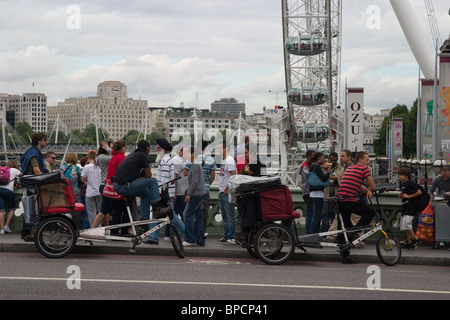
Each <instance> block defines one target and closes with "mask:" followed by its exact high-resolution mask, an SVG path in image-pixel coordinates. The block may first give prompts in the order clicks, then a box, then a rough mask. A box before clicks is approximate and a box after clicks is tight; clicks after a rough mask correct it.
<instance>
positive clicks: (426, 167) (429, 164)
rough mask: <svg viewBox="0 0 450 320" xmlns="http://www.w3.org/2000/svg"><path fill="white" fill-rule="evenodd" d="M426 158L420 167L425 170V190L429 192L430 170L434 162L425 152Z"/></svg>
mask: <svg viewBox="0 0 450 320" xmlns="http://www.w3.org/2000/svg"><path fill="white" fill-rule="evenodd" d="M423 156H424V159H423V160H421V161H420V163H419V168H420V170H421V171H422V172H423V174H424V177H425V183H424V185H425V191H426V192H428V172H429V171H430V170H431V168H432V166H433V163H432V162H431V160H430V159H428V154H427V153H426V152H425V153H424V155H423Z"/></svg>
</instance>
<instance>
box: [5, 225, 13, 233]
mask: <svg viewBox="0 0 450 320" xmlns="http://www.w3.org/2000/svg"><path fill="white" fill-rule="evenodd" d="M4 230H5V233H12V231H11V229H10V228H9V227H8V226H5V228H4Z"/></svg>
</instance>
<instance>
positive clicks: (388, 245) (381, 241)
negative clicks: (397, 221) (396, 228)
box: [376, 233, 402, 267]
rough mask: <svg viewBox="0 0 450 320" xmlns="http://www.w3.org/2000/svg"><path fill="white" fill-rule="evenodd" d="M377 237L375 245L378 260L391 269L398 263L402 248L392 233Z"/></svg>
mask: <svg viewBox="0 0 450 320" xmlns="http://www.w3.org/2000/svg"><path fill="white" fill-rule="evenodd" d="M386 234H387V238H386V237H385V235H384V234H381V235H380V236H379V237H378V240H377V243H376V249H377V255H378V259H380V261H381V262H383V263H384V264H385V265H387V266H390V267H393V266H395V265H396V264H397V263H399V262H400V259H401V257H402V248H401V246H400V242H399V241H398V239H397V238H396V237H395V236H394V235H393V234H392V233H386Z"/></svg>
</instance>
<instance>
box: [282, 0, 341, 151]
mask: <svg viewBox="0 0 450 320" xmlns="http://www.w3.org/2000/svg"><path fill="white" fill-rule="evenodd" d="M282 11H283V33H284V47H285V71H286V92H287V93H288V94H287V100H288V101H287V102H288V110H289V117H290V121H289V122H290V126H291V127H290V128H289V129H290V133H291V140H290V142H291V143H290V145H289V147H299V148H300V149H307V148H308V147H313V148H318V149H323V150H324V151H327V152H329V151H331V150H332V149H334V148H335V147H336V145H337V142H338V141H337V140H342V136H340V135H339V134H337V133H340V132H343V123H342V121H340V120H338V119H337V116H336V112H335V111H336V107H337V106H338V105H339V103H340V101H339V100H340V98H339V93H340V73H341V30H342V25H341V24H342V19H341V13H342V1H340V0H302V1H300V0H282ZM289 149H290V148H289Z"/></svg>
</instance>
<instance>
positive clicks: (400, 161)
mask: <svg viewBox="0 0 450 320" xmlns="http://www.w3.org/2000/svg"><path fill="white" fill-rule="evenodd" d="M407 161H408V160H406V159H405V158H398V159H397V164H398V166H399V168H403V167H406V162H407Z"/></svg>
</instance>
